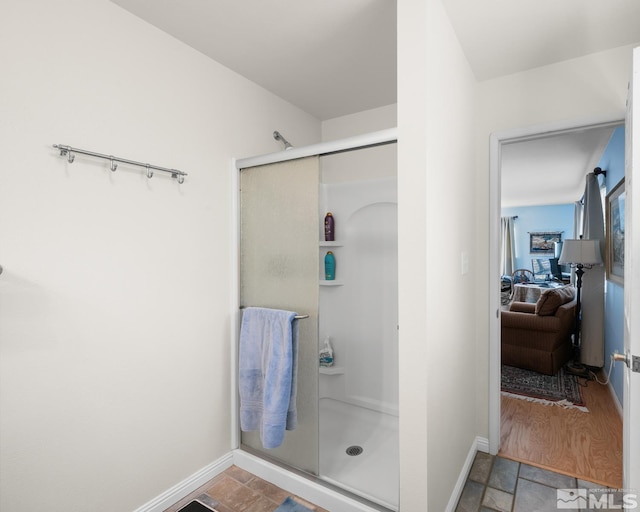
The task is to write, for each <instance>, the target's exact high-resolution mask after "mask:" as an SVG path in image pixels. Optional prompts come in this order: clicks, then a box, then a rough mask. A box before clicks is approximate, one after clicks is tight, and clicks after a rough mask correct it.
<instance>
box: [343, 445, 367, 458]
mask: <svg viewBox="0 0 640 512" xmlns="http://www.w3.org/2000/svg"><path fill="white" fill-rule="evenodd" d="M346 451H347V455H350V456H351V457H355V456H356V455H360V454H361V453H362V452H363V451H364V449H363V448H362V446H356V445H353V446H349V448H347V450H346Z"/></svg>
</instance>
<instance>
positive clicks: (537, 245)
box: [529, 231, 562, 256]
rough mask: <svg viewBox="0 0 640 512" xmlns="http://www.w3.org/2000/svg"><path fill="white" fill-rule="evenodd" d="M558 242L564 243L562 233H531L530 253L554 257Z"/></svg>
mask: <svg viewBox="0 0 640 512" xmlns="http://www.w3.org/2000/svg"><path fill="white" fill-rule="evenodd" d="M556 242H562V231H536V232H531V233H529V252H530V253H531V254H550V255H552V256H553V253H554V250H555V245H554V244H555V243H556Z"/></svg>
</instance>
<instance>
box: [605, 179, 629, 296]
mask: <svg viewBox="0 0 640 512" xmlns="http://www.w3.org/2000/svg"><path fill="white" fill-rule="evenodd" d="M624 207H625V190H624V178H622V179H621V180H620V183H618V184H617V185H616V186H615V187H613V189H612V190H611V192H609V193H608V194H607V244H606V251H607V254H606V257H605V268H606V271H607V279H608V280H609V281H613V282H614V283H617V284H619V285H623V284H624V210H625V208H624Z"/></svg>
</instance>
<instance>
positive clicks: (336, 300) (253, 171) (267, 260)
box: [239, 144, 398, 510]
mask: <svg viewBox="0 0 640 512" xmlns="http://www.w3.org/2000/svg"><path fill="white" fill-rule="evenodd" d="M294 151H297V150H289V151H287V153H289V154H290V153H292V152H294ZM239 185H240V205H239V206H240V261H239V265H240V267H239V273H240V293H239V301H240V306H262V307H272V308H278V309H287V310H290V311H295V312H297V313H299V314H302V315H309V317H308V318H305V319H301V320H296V322H298V329H299V337H298V339H299V354H298V382H297V388H298V399H297V406H298V426H297V428H296V429H295V430H292V431H287V432H286V435H285V441H284V443H283V444H282V445H281V446H280V447H279V448H276V449H269V450H267V449H264V448H263V447H262V445H261V441H260V437H259V434H258V433H257V432H242V433H241V448H242V449H243V450H246V451H249V452H251V453H252V454H254V455H258V456H259V457H261V458H265V459H268V460H271V461H275V462H277V463H279V464H281V465H282V464H284V465H285V466H286V467H289V468H293V469H296V470H301V471H302V472H303V473H304V474H306V475H309V476H311V477H315V478H317V479H318V480H319V481H321V482H325V483H326V484H328V485H329V486H332V487H333V488H339V489H340V490H341V491H342V492H346V493H347V494H351V495H356V496H358V497H359V499H365V500H368V501H370V502H372V503H375V504H377V505H378V506H382V507H385V508H387V509H390V510H397V508H398V332H397V329H398V325H397V304H398V292H397V274H398V269H397V267H398V260H397V191H396V145H395V144H385V145H379V146H374V147H366V148H358V149H357V150H353V151H348V152H339V153H331V154H322V153H319V156H309V157H305V158H295V159H290V160H288V161H284V162H276V163H270V164H268V165H259V166H248V167H243V168H241V169H240V178H239ZM327 212H332V214H333V216H334V218H335V241H331V242H326V241H324V226H323V219H324V216H325V214H326V213H327ZM327 251H332V252H333V253H334V255H335V259H336V276H335V280H331V281H326V280H325V279H324V256H325V254H326V252H327ZM326 337H329V338H330V340H331V344H332V346H333V350H334V366H332V367H329V368H324V367H319V363H318V353H319V349H320V345H322V344H323V341H324V339H325V338H326Z"/></svg>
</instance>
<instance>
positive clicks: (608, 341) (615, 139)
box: [598, 126, 624, 405]
mask: <svg viewBox="0 0 640 512" xmlns="http://www.w3.org/2000/svg"><path fill="white" fill-rule="evenodd" d="M598 167H601V168H602V169H604V170H606V171H607V178H606V186H607V193H608V192H610V191H611V190H612V189H613V188H614V187H615V186H616V185H617V184H618V183H619V182H620V180H621V179H622V178H624V126H620V127H618V128H616V129H615V130H614V132H613V135H612V136H611V139H610V140H609V144H608V145H607V149H605V151H604V153H603V154H602V158H600V162H598ZM605 290H606V292H605V313H604V318H605V325H604V354H605V370H608V369H609V364H610V355H611V354H612V353H613V352H614V351H616V350H617V351H618V352H620V353H623V352H624V288H623V287H622V286H620V285H618V284H616V283H614V282H612V281H607V286H606V289H605ZM623 377H624V372H623V367H622V363H616V365H615V366H614V367H613V369H612V371H611V385H612V386H613V389H614V391H615V393H616V396H617V397H618V400H619V402H620V404H621V405H622V404H623V403H624V401H623V389H624V388H623Z"/></svg>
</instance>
